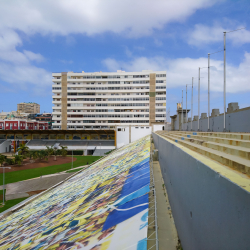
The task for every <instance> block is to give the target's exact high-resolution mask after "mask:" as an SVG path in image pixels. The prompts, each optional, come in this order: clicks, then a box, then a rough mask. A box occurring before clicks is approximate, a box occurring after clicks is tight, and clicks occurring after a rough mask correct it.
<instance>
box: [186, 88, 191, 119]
mask: <svg viewBox="0 0 250 250" xmlns="http://www.w3.org/2000/svg"><path fill="white" fill-rule="evenodd" d="M188 85H192V84H186V123H187V122H188V112H187V86H188ZM191 124H192V123H191Z"/></svg>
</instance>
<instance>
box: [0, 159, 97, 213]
mask: <svg viewBox="0 0 250 250" xmlns="http://www.w3.org/2000/svg"><path fill="white" fill-rule="evenodd" d="M69 157H71V156H69ZM74 157H75V158H77V160H76V161H74V162H73V167H74V168H76V167H80V166H84V165H87V163H88V164H91V163H93V162H95V161H97V160H98V159H100V158H101V157H100V156H78V155H75V156H74ZM68 169H69V171H68V173H70V172H77V171H79V170H81V169H80V168H79V169H73V170H71V162H70V163H65V164H60V165H53V166H49V167H43V168H34V169H26V170H20V171H15V172H9V173H5V184H8V183H13V182H18V181H23V180H28V179H31V178H36V177H39V176H41V175H48V174H55V173H58V172H62V171H66V170H68ZM2 184H3V174H0V185H2ZM0 195H1V197H2V195H3V190H0ZM27 198H28V197H25V198H19V199H15V200H9V201H5V206H4V207H0V213H1V212H3V211H5V210H7V209H9V208H10V207H13V206H14V205H16V204H18V203H19V202H21V201H23V200H25V199H27ZM2 202H3V201H2V200H0V204H2Z"/></svg>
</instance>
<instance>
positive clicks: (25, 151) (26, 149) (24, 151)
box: [17, 144, 29, 156]
mask: <svg viewBox="0 0 250 250" xmlns="http://www.w3.org/2000/svg"><path fill="white" fill-rule="evenodd" d="M17 151H18V154H19V155H23V156H25V155H27V154H28V153H29V147H27V146H26V145H25V144H21V145H20V146H19V148H18V149H17Z"/></svg>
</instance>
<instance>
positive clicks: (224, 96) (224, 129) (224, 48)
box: [223, 28, 245, 132]
mask: <svg viewBox="0 0 250 250" xmlns="http://www.w3.org/2000/svg"><path fill="white" fill-rule="evenodd" d="M243 29H245V28H240V29H237V30H231V31H227V32H226V31H224V32H223V33H224V89H223V90H224V130H223V132H226V34H227V33H231V32H235V31H238V30H243Z"/></svg>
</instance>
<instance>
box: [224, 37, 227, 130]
mask: <svg viewBox="0 0 250 250" xmlns="http://www.w3.org/2000/svg"><path fill="white" fill-rule="evenodd" d="M223 33H224V130H223V132H226V33H227V32H223Z"/></svg>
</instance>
